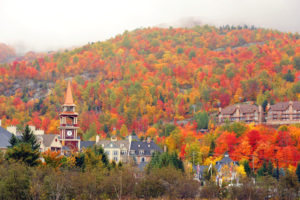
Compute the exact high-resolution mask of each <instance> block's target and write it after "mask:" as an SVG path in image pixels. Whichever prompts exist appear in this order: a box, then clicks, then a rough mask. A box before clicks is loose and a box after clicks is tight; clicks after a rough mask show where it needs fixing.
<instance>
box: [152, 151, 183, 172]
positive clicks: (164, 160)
mask: <svg viewBox="0 0 300 200" xmlns="http://www.w3.org/2000/svg"><path fill="white" fill-rule="evenodd" d="M168 166H171V167H174V168H176V169H179V170H181V171H184V166H183V162H182V160H180V159H179V158H178V156H177V154H176V153H172V154H169V153H167V152H165V153H160V152H155V153H154V155H153V157H152V159H151V161H150V163H149V165H148V169H147V170H148V172H149V171H150V170H151V169H153V168H163V167H168Z"/></svg>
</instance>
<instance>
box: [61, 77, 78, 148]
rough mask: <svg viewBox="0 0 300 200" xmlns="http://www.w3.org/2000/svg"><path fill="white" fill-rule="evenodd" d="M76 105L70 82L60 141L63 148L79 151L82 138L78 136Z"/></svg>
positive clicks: (63, 112) (63, 107) (63, 108)
mask: <svg viewBox="0 0 300 200" xmlns="http://www.w3.org/2000/svg"><path fill="white" fill-rule="evenodd" d="M75 108H76V105H75V104H74V102H73V96H72V90H71V83H70V81H69V82H68V88H67V93H66V96H65V103H64V104H63V105H62V112H61V113H60V114H59V119H60V126H59V131H60V141H61V143H62V146H63V149H65V150H69V151H78V150H79V148H80V138H79V137H78V136H77V129H78V128H79V127H78V113H77V112H75Z"/></svg>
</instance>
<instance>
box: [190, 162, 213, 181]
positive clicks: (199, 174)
mask: <svg viewBox="0 0 300 200" xmlns="http://www.w3.org/2000/svg"><path fill="white" fill-rule="evenodd" d="M208 168H209V166H207V165H193V171H194V172H195V173H194V176H195V177H194V179H195V180H197V181H200V182H201V183H204V181H205V178H204V171H205V170H207V169H208Z"/></svg>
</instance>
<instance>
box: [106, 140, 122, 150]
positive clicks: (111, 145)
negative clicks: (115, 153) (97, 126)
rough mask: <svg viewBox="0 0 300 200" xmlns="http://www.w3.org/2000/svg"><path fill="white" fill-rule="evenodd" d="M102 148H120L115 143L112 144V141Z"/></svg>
mask: <svg viewBox="0 0 300 200" xmlns="http://www.w3.org/2000/svg"><path fill="white" fill-rule="evenodd" d="M104 148H113V149H116V148H120V147H119V146H118V145H117V144H116V143H114V142H113V141H111V142H110V143H108V144H106V145H104Z"/></svg>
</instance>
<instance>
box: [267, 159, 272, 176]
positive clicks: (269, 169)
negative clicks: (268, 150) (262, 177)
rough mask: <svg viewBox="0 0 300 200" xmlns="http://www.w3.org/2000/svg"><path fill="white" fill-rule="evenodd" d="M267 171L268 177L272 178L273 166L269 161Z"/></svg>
mask: <svg viewBox="0 0 300 200" xmlns="http://www.w3.org/2000/svg"><path fill="white" fill-rule="evenodd" d="M267 171H268V175H270V176H272V174H273V164H272V162H271V161H269V163H268V168H267Z"/></svg>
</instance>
